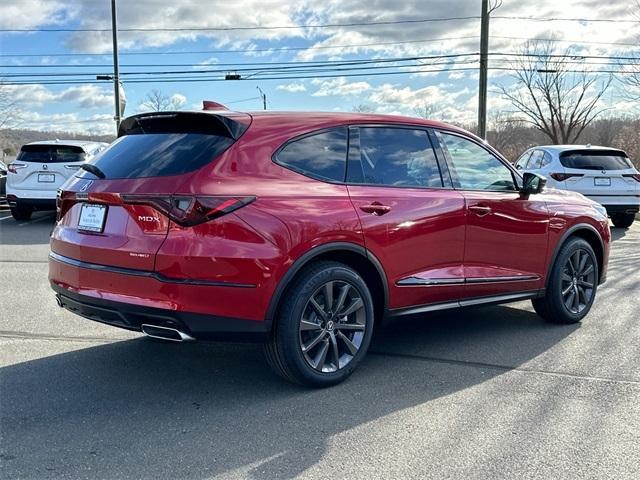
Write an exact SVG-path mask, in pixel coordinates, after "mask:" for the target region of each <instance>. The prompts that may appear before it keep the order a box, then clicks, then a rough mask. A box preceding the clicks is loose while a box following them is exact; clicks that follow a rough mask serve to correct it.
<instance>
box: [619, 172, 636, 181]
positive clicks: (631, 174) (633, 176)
mask: <svg viewBox="0 0 640 480" xmlns="http://www.w3.org/2000/svg"><path fill="white" fill-rule="evenodd" d="M622 176H623V177H626V178H633V179H634V180H635V181H636V182H640V173H623V174H622Z"/></svg>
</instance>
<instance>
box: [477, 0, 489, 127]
mask: <svg viewBox="0 0 640 480" xmlns="http://www.w3.org/2000/svg"><path fill="white" fill-rule="evenodd" d="M488 54H489V0H482V20H481V21H480V82H479V90H478V136H479V137H481V138H483V139H486V138H487V70H488V58H487V57H488Z"/></svg>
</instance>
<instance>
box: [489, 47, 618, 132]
mask: <svg viewBox="0 0 640 480" xmlns="http://www.w3.org/2000/svg"><path fill="white" fill-rule="evenodd" d="M571 57H572V53H571V51H570V50H567V51H565V52H563V53H562V54H556V53H555V52H554V48H553V46H552V42H540V41H536V42H528V43H527V44H525V47H524V49H523V50H522V53H521V56H520V57H518V60H516V61H515V62H514V64H513V65H512V68H513V70H514V72H515V73H514V74H513V75H512V77H513V78H514V79H515V80H516V85H515V86H514V85H509V86H500V87H499V91H500V92H501V93H502V95H503V96H504V97H505V98H507V99H509V100H510V101H511V103H512V104H513V106H514V107H515V108H516V109H517V110H518V111H519V112H520V113H521V114H522V115H523V116H524V121H526V122H527V123H529V124H531V125H533V126H534V127H535V128H536V129H538V130H540V131H541V132H542V133H544V134H545V135H546V136H547V137H549V139H551V141H552V142H553V143H575V142H576V141H577V140H578V138H579V137H580V134H581V133H582V131H583V130H584V129H585V128H586V127H587V126H588V125H589V124H590V123H591V122H593V120H595V119H596V118H597V116H598V115H599V114H601V113H602V112H603V111H604V110H606V109H604V108H602V107H601V106H600V99H601V97H602V95H603V94H604V93H605V92H606V91H607V89H608V88H609V85H611V80H612V77H611V76H610V75H609V76H608V77H607V78H606V79H605V80H603V81H601V82H599V81H598V76H596V75H592V74H589V73H586V72H580V71H577V72H576V71H575V68H576V67H575V65H573V64H571V63H569V62H570V59H571ZM578 68H580V67H578Z"/></svg>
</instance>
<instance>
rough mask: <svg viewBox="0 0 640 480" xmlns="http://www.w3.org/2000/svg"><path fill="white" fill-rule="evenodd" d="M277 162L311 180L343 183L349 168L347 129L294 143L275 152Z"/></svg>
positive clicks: (295, 140) (306, 137) (335, 130)
mask: <svg viewBox="0 0 640 480" xmlns="http://www.w3.org/2000/svg"><path fill="white" fill-rule="evenodd" d="M275 161H276V163H278V164H280V165H282V166H283V167H287V168H289V169H291V170H294V171H296V172H298V173H301V174H302V175H305V176H308V177H312V178H316V179H319V180H328V181H334V182H343V181H344V178H345V173H346V165H347V129H346V127H341V128H334V129H331V130H325V131H323V132H319V133H314V134H311V135H307V136H305V137H302V138H299V139H294V140H291V141H289V142H288V143H286V144H285V145H284V147H282V148H281V149H280V150H279V151H278V152H277V153H276V155H275Z"/></svg>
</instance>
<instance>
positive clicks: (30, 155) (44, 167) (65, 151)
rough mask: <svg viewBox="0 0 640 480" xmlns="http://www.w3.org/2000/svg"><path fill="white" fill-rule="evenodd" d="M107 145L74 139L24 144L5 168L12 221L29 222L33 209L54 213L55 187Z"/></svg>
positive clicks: (56, 188)
mask: <svg viewBox="0 0 640 480" xmlns="http://www.w3.org/2000/svg"><path fill="white" fill-rule="evenodd" d="M107 145H108V144H106V143H101V142H88V141H77V140H53V141H45V142H32V143H28V144H27V145H24V146H23V147H22V148H21V149H20V153H19V154H18V156H17V157H16V159H15V160H14V161H13V162H12V163H11V164H9V167H8V171H9V172H8V174H7V202H8V203H9V206H10V207H11V215H13V218H15V219H16V220H29V218H31V214H32V213H33V211H34V210H55V209H56V193H57V190H58V188H60V187H61V186H62V184H63V183H64V182H66V181H67V179H68V178H69V177H70V176H72V175H73V174H74V173H75V172H76V171H77V170H78V169H79V168H80V166H81V165H82V164H83V163H84V162H86V161H88V160H91V159H92V158H93V157H95V156H96V155H97V154H98V153H99V152H101V151H102V150H104V149H105V148H106V147H107Z"/></svg>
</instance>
